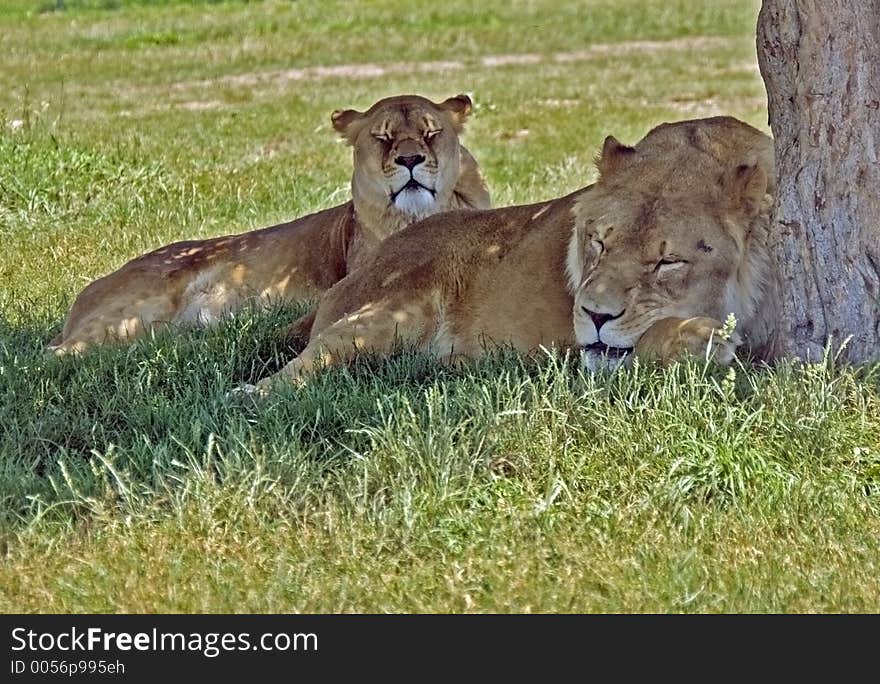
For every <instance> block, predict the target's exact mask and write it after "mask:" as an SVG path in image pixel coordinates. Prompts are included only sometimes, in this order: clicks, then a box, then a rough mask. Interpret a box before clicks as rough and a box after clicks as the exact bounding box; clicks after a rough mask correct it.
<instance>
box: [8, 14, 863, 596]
mask: <svg viewBox="0 0 880 684" xmlns="http://www.w3.org/2000/svg"><path fill="white" fill-rule="evenodd" d="M757 4H758V3H757V2H755V1H754V0H708V1H699V0H646V1H644V2H635V1H634V0H590V1H589V2H586V1H585V2H571V3H562V2H553V1H552V0H485V1H483V2H479V3H473V2H470V1H469V0H468V1H465V0H448V1H447V2H444V3H439V4H438V3H425V2H405V1H404V0H389V1H383V2H360V3H351V2H336V1H334V0H320V1H318V0H301V1H299V2H287V1H280V0H278V1H267V2H251V3H240V2H226V3H209V2H180V1H172V0H153V1H148V0H141V1H136V0H65V2H63V3H61V2H55V0H48V1H45V2H43V3H42V4H41V3H40V0H34V2H24V1H23V0H15V1H13V2H4V3H3V7H2V8H0V35H2V43H3V52H4V58H3V61H2V64H0V236H2V239H3V245H4V248H3V250H2V252H0V278H2V283H3V285H2V288H0V611H4V612H9V611H40V612H48V611H62V612H63V611H99V612H104V611H135V612H139V611H309V612H311V611H326V612H334V611H532V612H538V611H661V612H665V611H878V610H880V581H878V577H880V544H878V535H880V516H878V514H880V391H878V390H880V373H878V371H877V369H871V368H868V369H857V370H853V369H844V368H837V367H836V365H835V363H834V360H833V358H829V360H828V361H827V363H825V364H820V365H816V366H810V367H807V368H791V367H782V368H778V369H776V370H774V371H767V370H752V369H745V368H742V367H738V368H735V369H733V370H730V371H725V370H719V369H713V368H705V367H703V366H702V365H701V364H698V363H692V364H689V365H682V366H680V367H676V368H673V369H671V370H668V371H665V372H664V371H660V370H657V369H653V368H646V367H637V368H635V369H633V370H631V371H628V372H624V373H620V374H618V375H615V376H613V377H610V378H609V377H597V378H594V377H589V376H586V375H584V374H582V373H581V372H580V371H579V370H578V367H577V363H576V362H575V360H574V359H570V358H563V357H558V356H556V357H554V356H547V357H545V358H538V359H531V360H524V359H520V358H517V357H515V356H513V355H511V354H509V353H506V352H504V351H503V350H501V351H499V352H498V354H497V355H496V356H495V357H493V358H492V359H489V360H486V361H485V362H482V363H479V364H476V365H474V366H473V367H471V368H469V369H458V370H452V369H447V368H442V367H440V366H438V365H437V364H435V363H433V362H432V361H431V360H430V359H427V358H424V357H420V356H417V355H412V354H402V355H400V356H397V357H395V358H394V359H392V360H390V361H387V362H382V363H380V362H377V361H375V360H369V359H365V360H363V361H359V362H358V363H357V364H355V365H354V366H352V367H351V368H343V369H338V370H333V371H331V372H327V373H325V374H323V375H321V376H319V377H318V378H316V379H315V380H314V381H313V382H312V383H310V384H309V385H308V386H307V387H304V388H300V389H290V390H288V391H285V392H282V393H281V394H280V395H279V396H277V397H274V398H272V399H270V400H269V401H267V402H265V403H264V404H260V405H252V404H249V403H247V402H245V403H234V402H229V401H227V400H225V399H224V395H225V393H226V392H227V390H229V389H230V388H232V387H234V386H236V385H237V384H238V383H240V382H242V381H253V380H254V379H256V378H258V377H261V376H263V375H264V374H265V373H267V372H268V371H269V370H272V369H275V368H277V367H278V366H279V365H280V364H281V363H282V362H283V361H284V360H286V351H285V350H284V348H283V347H282V346H281V345H280V344H279V342H278V340H277V329H278V327H279V325H280V323H281V322H282V320H284V319H286V318H287V317H289V316H290V315H291V313H292V312H290V311H275V312H272V313H271V314H270V315H265V316H257V315H250V316H249V315H245V316H240V317H237V318H236V319H235V320H234V321H230V322H228V323H226V324H224V325H222V326H221V327H219V328H217V329H213V330H202V331H195V332H190V333H186V334H183V335H180V336H177V337H171V336H167V335H165V336H160V337H158V338H156V339H151V340H145V341H143V342H141V343H138V344H136V345H133V346H130V347H127V348H118V349H106V350H102V351H100V352H99V353H96V354H94V355H91V356H89V357H88V358H86V359H84V360H82V361H73V360H66V359H65V360H58V359H54V358H48V357H46V356H45V355H44V354H43V353H42V348H43V346H44V344H45V343H46V341H47V340H48V339H50V338H51V337H52V335H54V333H55V332H57V331H58V329H59V328H60V325H61V321H62V317H63V315H64V314H65V312H66V310H67V308H68V307H69V305H70V303H71V302H72V299H73V297H74V296H75V294H76V293H77V292H78V291H79V290H80V289H81V288H82V287H83V286H84V285H85V284H86V283H87V282H89V280H90V279H92V278H94V277H96V276H98V275H101V274H103V273H106V272H107V271H108V270H110V269H113V268H115V267H117V266H119V265H120V264H121V263H123V262H124V261H125V260H127V259H129V258H131V257H133V256H135V255H137V254H139V253H141V252H143V251H144V250H147V249H149V248H153V247H156V246H159V245H161V244H163V243H165V242H168V241H171V240H174V239H180V238H184V237H196V236H208V235H217V234H222V233H226V232H238V231H241V230H246V229H249V228H257V227H261V226H265V225H269V224H271V223H273V222H276V221H279V220H282V219H289V218H292V217H294V216H298V215H302V214H305V213H307V212H310V211H313V210H316V209H319V208H323V207H327V206H331V205H333V204H335V203H339V202H340V201H342V200H344V199H345V198H346V197H347V194H348V188H347V178H348V175H349V172H350V152H349V150H348V149H347V148H346V147H345V146H344V145H342V144H340V143H339V142H337V141H336V140H335V139H334V136H333V135H332V130H331V129H330V126H329V113H330V112H331V111H332V110H333V109H335V108H338V107H347V106H356V107H366V106H368V105H369V104H370V103H371V102H372V101H374V100H375V99H377V98H379V97H382V96H386V95H391V94H395V93H401V92H419V93H423V94H426V95H428V96H432V97H435V98H440V97H445V96H448V95H452V94H454V93H457V92H461V91H467V92H471V93H473V95H474V97H475V98H476V100H477V102H478V106H477V108H476V111H475V114H474V116H473V119H472V121H471V122H470V124H469V128H468V131H467V133H466V134H465V142H466V144H467V145H468V146H469V147H470V148H471V150H472V151H473V152H474V154H475V156H476V157H477V159H478V160H479V161H480V162H481V163H482V166H483V168H484V170H485V173H486V176H487V178H488V181H489V184H490V187H491V189H492V191H493V199H494V201H495V203H496V204H497V205H503V204H510V203H522V202H529V201H534V200H538V199H542V198H548V197H553V196H559V195H562V194H563V193H567V192H569V191H571V190H573V189H575V188H578V187H582V186H583V185H585V184H587V183H588V182H590V181H591V180H592V178H593V177H594V170H593V167H592V158H593V156H594V154H595V152H596V150H597V149H598V147H599V145H600V143H601V140H602V139H603V137H604V136H605V135H607V134H614V135H616V136H617V137H618V138H620V139H621V140H623V141H624V142H634V141H635V140H637V139H638V138H639V137H641V136H642V135H643V134H644V133H645V132H646V131H647V130H648V129H649V128H650V127H652V126H654V125H656V124H657V123H660V122H662V121H670V120H676V119H682V118H692V117H696V116H704V115H712V114H717V113H729V114H733V115H735V116H738V117H740V118H743V119H745V120H747V121H749V122H751V123H753V124H755V125H757V126H759V127H762V128H764V129H765V130H766V99H765V96H764V91H763V86H762V83H761V80H760V77H759V75H758V73H757V67H756V60H755V56H754V24H755V19H756V16H757ZM330 67H332V68H330Z"/></svg>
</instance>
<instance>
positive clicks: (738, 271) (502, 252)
mask: <svg viewBox="0 0 880 684" xmlns="http://www.w3.org/2000/svg"><path fill="white" fill-rule="evenodd" d="M597 166H598V169H599V179H598V181H597V182H596V183H595V184H594V185H592V186H589V187H587V188H584V189H582V190H578V191H576V192H574V193H572V194H570V195H568V196H566V197H562V198H559V199H555V200H552V201H549V202H542V203H539V204H533V205H529V206H517V207H509V208H504V209H495V210H489V211H478V212H454V213H451V214H445V215H441V216H436V217H432V218H429V219H427V220H424V221H420V222H418V223H416V224H414V225H412V226H410V227H409V228H407V229H405V230H402V231H400V232H399V233H397V234H395V235H393V236H392V237H390V238H389V239H388V240H387V241H386V242H385V243H384V245H383V248H382V250H381V251H379V252H378V253H375V254H374V255H373V256H372V257H371V258H370V259H369V261H368V262H367V263H365V265H364V267H363V268H361V269H359V270H358V271H356V272H354V273H352V274H351V275H349V276H347V277H345V278H343V279H342V280H341V281H340V282H339V283H337V284H336V285H335V286H334V287H333V288H331V289H330V290H328V291H327V292H326V293H325V294H324V296H323V297H322V299H321V301H320V304H319V307H318V310H317V314H316V317H315V320H314V324H313V326H312V330H311V339H310V341H309V344H308V346H307V347H306V348H305V350H304V351H303V352H302V354H300V356H298V357H297V358H296V359H294V360H293V361H292V362H291V363H290V364H288V365H287V366H286V367H285V368H284V369H283V370H282V371H281V372H280V373H278V374H276V375H275V376H272V377H269V378H266V379H264V380H263V381H261V382H260V384H259V385H258V390H259V391H260V392H261V393H265V392H267V391H269V390H270V389H271V387H272V386H273V384H274V383H275V382H276V381H278V380H284V379H302V378H304V377H305V376H307V375H308V374H310V373H312V372H313V371H314V370H315V369H316V368H319V367H321V366H327V365H332V364H337V363H341V362H344V361H346V360H348V359H350V358H351V357H352V356H353V355H354V354H355V353H357V352H358V351H359V350H368V351H371V352H373V353H380V354H382V353H388V352H389V351H391V350H392V348H393V347H394V345H395V344H396V343H398V342H403V343H405V344H412V345H415V346H416V347H417V348H420V349H425V350H430V351H432V352H433V353H435V354H437V355H438V356H440V357H441V358H443V359H453V358H456V357H467V358H476V357H479V356H481V355H482V354H484V352H485V350H486V348H487V345H488V346H491V345H496V344H508V345H512V346H513V347H514V348H516V349H517V350H519V351H521V352H524V353H528V352H532V351H534V350H536V349H538V348H540V347H553V346H556V347H571V348H578V349H581V350H583V356H584V359H585V363H586V365H587V366H588V367H589V368H590V369H596V368H599V367H601V366H603V365H607V364H611V365H614V364H616V363H617V362H619V361H620V359H622V358H624V357H628V356H631V355H636V356H644V357H651V358H656V359H659V360H660V361H662V362H666V361H670V360H672V359H674V358H677V357H678V356H680V355H682V354H688V353H690V354H705V353H707V349H709V350H710V352H709V353H711V354H712V355H713V356H714V357H715V358H716V359H717V360H718V361H719V362H722V363H726V362H729V361H730V360H731V359H732V357H733V354H734V351H735V349H736V347H737V346H738V345H739V344H741V343H744V344H746V345H748V347H749V348H750V349H751V350H752V351H753V352H756V353H758V354H760V353H761V349H762V347H763V346H764V345H765V344H767V343H768V341H769V340H768V338H769V335H770V330H771V328H770V323H771V321H772V318H773V305H774V297H773V291H774V290H773V288H774V283H775V280H774V276H773V270H772V265H771V260H770V258H769V255H768V250H767V231H768V226H769V211H770V207H771V204H772V193H773V191H774V188H773V186H772V183H773V181H772V179H773V178H774V177H775V171H774V158H773V145H772V142H771V140H770V138H768V137H767V136H766V135H764V134H763V133H761V132H759V131H758V130H756V129H754V128H752V127H751V126H748V125H747V124H745V123H743V122H740V121H738V120H736V119H733V118H729V117H716V118H711V119H701V120H694V121H682V122H678V123H672V124H663V125H661V126H658V127H657V128H655V129H653V130H652V131H650V132H649V133H648V134H647V135H646V136H645V137H644V138H643V139H642V140H641V141H640V142H639V143H638V144H636V145H635V146H634V147H628V146H625V145H622V144H621V143H619V142H618V141H617V140H616V139H614V138H613V137H609V138H607V139H606V141H605V144H604V146H603V149H602V151H601V154H600V155H599V158H598V160H597ZM729 314H733V315H734V316H735V317H736V320H737V328H736V332H735V333H734V334H733V335H731V336H722V335H721V334H720V333H721V329H722V323H721V322H722V321H724V320H725V318H726V317H727V316H728V315H729Z"/></svg>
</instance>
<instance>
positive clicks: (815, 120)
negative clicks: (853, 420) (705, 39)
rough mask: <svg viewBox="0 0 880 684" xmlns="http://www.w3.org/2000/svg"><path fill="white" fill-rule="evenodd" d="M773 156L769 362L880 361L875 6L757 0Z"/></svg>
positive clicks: (879, 95) (853, 0) (844, 0)
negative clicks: (775, 276)
mask: <svg viewBox="0 0 880 684" xmlns="http://www.w3.org/2000/svg"><path fill="white" fill-rule="evenodd" d="M758 62H759V64H760V67H761V74H762V76H763V77H764V82H765V84H766V86H767V95H768V105H769V113H770V127H771V128H772V129H773V137H774V139H775V146H776V170H777V177H778V178H777V195H776V205H775V207H774V210H773V212H774V213H773V222H772V224H771V238H770V249H771V251H772V253H773V257H774V259H775V260H776V263H777V264H778V267H779V273H780V274H781V277H780V283H779V285H780V297H779V308H780V315H779V319H778V321H779V324H778V326H777V330H776V335H775V339H774V342H773V344H772V349H773V356H775V357H780V356H794V357H798V358H801V359H804V360H813V361H815V360H817V359H820V358H821V356H822V353H823V349H824V347H825V345H826V344H827V343H828V341H829V339H830V340H831V343H832V345H833V348H834V349H835V350H836V349H837V348H839V346H840V344H841V343H843V342H844V341H845V340H846V339H847V338H851V339H850V341H849V343H848V345H847V347H846V349H845V351H844V352H843V357H844V358H845V359H846V360H848V361H852V362H858V361H867V360H872V359H878V358H880V0H764V2H763V5H762V7H761V12H760V15H759V17H758Z"/></svg>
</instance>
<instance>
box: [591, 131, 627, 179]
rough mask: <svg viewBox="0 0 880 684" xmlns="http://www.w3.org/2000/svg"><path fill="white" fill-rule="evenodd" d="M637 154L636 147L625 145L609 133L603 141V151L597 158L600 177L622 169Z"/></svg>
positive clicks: (605, 176)
mask: <svg viewBox="0 0 880 684" xmlns="http://www.w3.org/2000/svg"><path fill="white" fill-rule="evenodd" d="M635 155H636V148H634V147H629V146H628V145H624V144H623V143H621V142H620V141H619V140H618V139H617V138H615V137H614V136H613V135H609V136H608V137H607V138H605V142H604V143H602V152H601V153H600V154H599V156H598V157H597V158H596V168H598V169H599V177H600V179H601V178H607V177H608V176H612V175H614V174H615V173H617V172H618V171H620V170H621V169H622V168H623V167H624V166H626V165H627V164H628V163H629V162H630V161H631V160H632V159H633V157H635Z"/></svg>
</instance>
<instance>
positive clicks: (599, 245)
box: [590, 240, 605, 254]
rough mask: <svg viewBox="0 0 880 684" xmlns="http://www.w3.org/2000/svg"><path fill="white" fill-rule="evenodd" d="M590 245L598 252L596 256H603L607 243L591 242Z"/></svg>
mask: <svg viewBox="0 0 880 684" xmlns="http://www.w3.org/2000/svg"><path fill="white" fill-rule="evenodd" d="M590 244H591V245H592V247H593V249H595V250H596V254H602V252H604V251H605V243H604V242H602V241H601V240H590Z"/></svg>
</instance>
